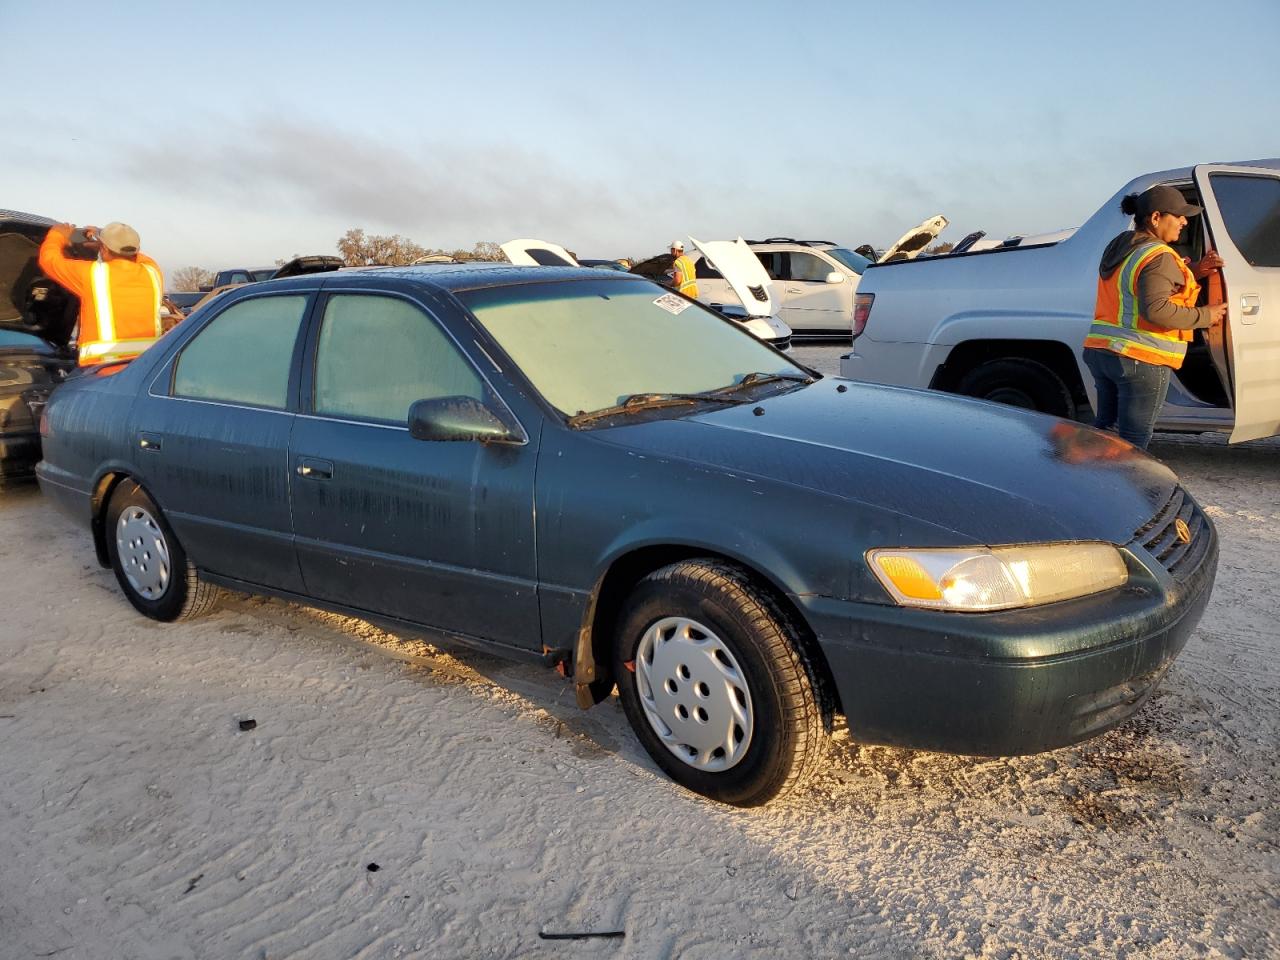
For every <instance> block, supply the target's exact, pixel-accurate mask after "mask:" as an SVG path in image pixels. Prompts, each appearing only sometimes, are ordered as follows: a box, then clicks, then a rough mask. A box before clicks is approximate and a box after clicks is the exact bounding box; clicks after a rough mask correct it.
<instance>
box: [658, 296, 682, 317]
mask: <svg viewBox="0 0 1280 960" xmlns="http://www.w3.org/2000/svg"><path fill="white" fill-rule="evenodd" d="M653 303H654V305H655V306H658V307H661V308H662V309H663V310H665V311H667V313H670V314H673V315H675V316H679V315H680V314H682V313H684V312H685V311H686V310H688V309H689V301H688V300H686V299H684V297H677V296H676V295H675V294H674V293H664V294H663V295H662V296H660V297H659V298H658V299H657V300H655V301H653Z"/></svg>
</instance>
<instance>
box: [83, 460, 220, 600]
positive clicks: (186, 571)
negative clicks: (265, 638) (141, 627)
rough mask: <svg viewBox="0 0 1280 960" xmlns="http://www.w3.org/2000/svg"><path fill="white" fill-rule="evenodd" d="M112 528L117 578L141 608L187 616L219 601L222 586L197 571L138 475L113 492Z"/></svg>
mask: <svg viewBox="0 0 1280 960" xmlns="http://www.w3.org/2000/svg"><path fill="white" fill-rule="evenodd" d="M106 534H107V553H108V555H109V556H110V558H111V569H112V570H114V571H115V575H116V581H117V582H118V583H119V584H120V589H121V590H123V591H124V595H125V596H126V597H128V598H129V602H130V603H132V604H133V605H134V607H135V608H136V609H137V610H138V611H139V612H140V613H143V614H145V615H147V616H148V617H151V618H152V619H153V620H163V621H171V620H185V619H189V618H191V617H197V616H200V615H201V614H203V613H205V612H207V611H208V610H209V609H210V608H212V607H213V605H214V604H215V603H216V601H217V598H218V588H217V587H215V586H214V585H213V584H211V583H206V582H204V581H203V580H201V579H200V578H199V577H198V576H196V568H195V567H194V566H193V565H192V563H191V561H190V560H188V559H187V555H186V552H185V551H184V550H183V549H182V545H181V544H180V543H178V538H177V537H175V536H174V535H173V531H172V530H171V529H170V528H169V524H168V523H167V522H166V521H165V519H164V515H163V514H162V513H161V512H160V508H159V507H158V506H156V504H155V501H154V500H152V499H151V497H150V496H148V495H147V492H146V491H145V490H143V489H142V487H141V486H139V485H138V484H137V483H135V482H134V481H132V480H124V481H122V482H121V483H120V485H119V486H117V487H116V489H115V490H114V491H113V492H112V494H111V501H110V503H108V505H107V515H106Z"/></svg>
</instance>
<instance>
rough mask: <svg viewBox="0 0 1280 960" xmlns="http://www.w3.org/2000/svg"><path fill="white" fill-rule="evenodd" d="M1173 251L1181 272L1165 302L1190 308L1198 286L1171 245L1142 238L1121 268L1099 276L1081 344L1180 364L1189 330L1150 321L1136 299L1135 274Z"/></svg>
mask: <svg viewBox="0 0 1280 960" xmlns="http://www.w3.org/2000/svg"><path fill="white" fill-rule="evenodd" d="M1165 253H1169V254H1172V255H1173V258H1174V261H1175V262H1176V263H1177V264H1178V267H1179V269H1180V270H1181V271H1182V279H1183V287H1182V289H1181V290H1179V291H1178V292H1177V293H1175V294H1174V295H1173V296H1172V297H1170V298H1169V302H1170V303H1173V304H1175V305H1176V306H1180V307H1194V306H1195V303H1196V298H1197V297H1198V296H1199V294H1200V285H1199V284H1198V283H1196V280H1195V277H1194V276H1193V275H1192V273H1191V271H1190V270H1188V269H1187V266H1186V264H1185V263H1183V262H1182V258H1181V257H1179V256H1178V255H1177V253H1175V252H1174V250H1173V248H1171V247H1169V246H1167V245H1165V244H1163V243H1146V244H1143V245H1142V246H1140V247H1138V248H1136V249H1135V250H1134V251H1133V252H1132V253H1130V254H1129V255H1128V256H1127V257H1125V259H1124V261H1123V262H1122V263H1121V264H1120V268H1119V269H1118V270H1116V271H1115V272H1114V273H1113V274H1111V276H1109V277H1100V278H1099V279H1098V299H1097V304H1096V306H1095V308H1094V316H1093V323H1092V324H1091V325H1090V327H1089V334H1088V336H1086V337H1085V341H1084V345H1085V347H1088V348H1092V349H1095V350H1110V351H1112V352H1113V353H1118V354H1120V355H1121V356H1125V357H1131V358H1132V359H1134V360H1141V361H1143V362H1144V363H1154V364H1158V365H1160V366H1166V367H1173V368H1174V369H1175V370H1176V369H1177V368H1179V367H1181V366H1182V360H1183V358H1184V357H1185V356H1186V353H1187V343H1188V342H1189V341H1190V340H1191V339H1192V336H1193V334H1192V332H1191V331H1190V330H1174V329H1170V328H1167V327H1161V326H1159V325H1158V324H1154V323H1150V322H1148V321H1147V319H1146V317H1144V316H1142V312H1141V304H1140V303H1139V300H1138V277H1139V276H1140V275H1141V273H1142V271H1143V270H1144V269H1146V267H1147V266H1148V264H1150V263H1151V262H1152V261H1153V260H1155V259H1156V258H1157V257H1159V256H1162V255H1163V254H1165Z"/></svg>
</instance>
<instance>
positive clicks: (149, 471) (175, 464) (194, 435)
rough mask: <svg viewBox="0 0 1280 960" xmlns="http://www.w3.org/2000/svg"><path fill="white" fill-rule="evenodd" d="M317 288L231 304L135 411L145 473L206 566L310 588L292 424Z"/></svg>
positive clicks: (271, 583) (165, 370) (138, 456)
mask: <svg viewBox="0 0 1280 960" xmlns="http://www.w3.org/2000/svg"><path fill="white" fill-rule="evenodd" d="M313 299H314V294H312V293H310V292H307V291H285V292H280V293H276V294H270V295H265V296H264V295H259V296H254V297H244V298H239V299H237V300H235V301H234V302H232V303H229V304H228V305H227V306H225V307H224V308H222V309H221V310H219V311H218V313H217V314H216V315H214V316H213V317H212V319H211V320H209V321H208V322H207V323H203V324H202V325H201V326H200V328H199V330H198V331H197V332H196V333H195V334H194V335H193V336H192V337H191V338H190V339H188V340H187V341H186V342H185V343H184V344H183V345H182V346H181V348H180V349H179V350H178V351H177V352H176V353H175V354H174V356H173V357H172V358H171V359H170V360H169V361H167V362H166V363H165V364H164V366H163V367H162V368H161V371H160V373H159V374H158V375H157V376H156V378H155V379H154V380H153V381H152V384H151V387H150V389H149V391H148V392H147V393H146V394H144V395H142V396H141V397H139V399H138V402H137V403H136V404H135V405H134V408H133V424H134V429H135V433H136V435H135V437H134V443H135V446H134V450H135V460H136V463H137V469H138V473H139V477H140V479H141V481H142V483H143V486H145V487H146V488H147V489H148V490H149V491H150V492H151V494H152V496H153V497H154V498H155V500H156V502H157V503H158V504H159V505H160V507H161V509H162V510H164V512H165V516H166V517H167V518H168V520H169V523H170V524H171V525H172V526H173V529H174V532H175V533H176V534H177V536H178V540H179V541H180V542H181V543H182V545H183V547H184V548H185V549H186V551H187V554H188V555H189V556H190V557H191V559H192V562H193V563H195V564H196V566H197V567H200V568H201V569H203V570H208V571H211V572H213V573H218V574H222V575H223V576H226V577H233V578H235V579H237V580H244V581H246V582H248V583H253V584H260V585H264V586H268V587H274V588H277V589H281V590H289V591H300V590H301V588H302V578H301V576H300V574H299V571H298V562H297V557H296V556H295V554H294V549H293V529H292V523H291V520H290V513H289V433H290V430H291V429H292V427H293V421H294V410H293V404H292V402H291V401H292V398H293V397H294V396H295V395H296V392H297V382H298V381H297V377H298V365H299V360H300V356H301V343H302V339H303V337H302V331H303V320H304V319H305V317H306V315H307V311H308V310H309V308H310V305H311V302H312V300H313Z"/></svg>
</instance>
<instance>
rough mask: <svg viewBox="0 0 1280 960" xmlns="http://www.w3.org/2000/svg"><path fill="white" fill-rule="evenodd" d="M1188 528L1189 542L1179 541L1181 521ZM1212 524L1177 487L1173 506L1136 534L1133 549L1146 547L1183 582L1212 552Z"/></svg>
mask: <svg viewBox="0 0 1280 960" xmlns="http://www.w3.org/2000/svg"><path fill="white" fill-rule="evenodd" d="M1179 520H1181V521H1182V522H1183V523H1185V524H1186V525H1187V530H1188V531H1189V532H1190V534H1191V538H1190V540H1189V542H1187V543H1183V542H1182V540H1181V539H1179V537H1178V521H1179ZM1209 539H1210V538H1209V521H1208V519H1207V518H1206V517H1205V515H1204V514H1203V513H1202V512H1201V510H1200V508H1199V507H1198V506H1196V502H1195V501H1194V500H1192V499H1191V498H1190V497H1189V496H1187V493H1186V491H1185V490H1183V489H1182V488H1181V487H1175V488H1174V491H1173V496H1171V497H1170V498H1169V502H1168V503H1166V504H1165V505H1164V507H1163V508H1162V509H1161V510H1160V512H1159V513H1157V514H1156V515H1155V516H1154V517H1152V518H1151V519H1150V520H1149V521H1147V523H1145V524H1144V525H1143V526H1142V527H1140V528H1138V530H1137V531H1135V532H1134V535H1133V540H1132V541H1131V542H1130V545H1131V546H1133V545H1137V546H1140V547H1142V548H1143V549H1144V550H1146V551H1147V552H1148V553H1150V554H1151V555H1152V556H1153V557H1155V558H1156V559H1157V560H1159V561H1160V565H1161V566H1163V567H1164V568H1165V569H1166V570H1168V571H1169V572H1170V573H1171V574H1173V575H1174V576H1175V577H1178V578H1179V579H1181V578H1183V577H1185V576H1187V575H1189V574H1190V573H1191V572H1192V571H1193V570H1195V568H1196V566H1197V565H1198V564H1199V562H1200V560H1201V559H1202V558H1203V557H1204V554H1205V551H1206V550H1207V549H1208V548H1209Z"/></svg>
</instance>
